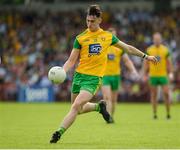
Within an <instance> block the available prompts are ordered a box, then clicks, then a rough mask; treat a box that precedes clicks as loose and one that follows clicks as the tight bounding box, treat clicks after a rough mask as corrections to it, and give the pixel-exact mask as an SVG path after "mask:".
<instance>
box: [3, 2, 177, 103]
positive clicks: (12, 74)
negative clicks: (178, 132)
mask: <svg viewBox="0 0 180 150" xmlns="http://www.w3.org/2000/svg"><path fill="white" fill-rule="evenodd" d="M94 3H95V4H100V6H101V8H102V10H103V12H104V13H103V22H102V24H101V27H102V28H103V29H107V28H108V27H110V26H114V27H116V28H117V31H118V37H119V39H120V40H122V41H124V42H126V43H128V44H131V45H134V46H135V47H137V48H139V49H141V50H142V51H144V52H145V50H146V48H147V47H148V46H149V45H150V44H152V39H151V37H152V34H153V32H155V31H159V32H161V33H162V35H163V43H165V44H166V45H168V47H169V49H170V52H171V54H172V60H173V65H174V68H175V69H174V70H175V74H174V75H175V78H174V81H173V82H172V83H171V96H172V100H173V101H175V102H180V1H179V0H166V1H164V0H147V1H146V0H96V1H94V2H93V1H90V0H89V1H88V0H44V1H43V0H1V1H0V56H1V63H0V101H26V102H31V101H38V102H46V101H70V88H71V82H72V76H73V72H74V70H72V71H71V72H69V73H68V77H67V79H66V81H65V82H64V83H63V84H61V85H52V83H51V82H50V81H49V80H48V78H47V72H48V70H49V69H50V67H52V66H55V65H58V66H62V65H63V64H64V62H65V61H66V60H67V58H68V56H69V54H70V52H71V49H72V46H73V41H74V39H75V37H76V35H77V34H79V33H81V32H82V31H84V29H86V22H85V19H86V9H87V7H88V6H89V5H90V4H94ZM131 60H132V61H133V63H134V64H135V66H136V68H137V70H138V71H139V72H140V71H141V68H142V60H141V59H139V58H138V57H131ZM121 65H122V83H121V85H122V87H121V89H120V92H119V98H118V100H119V101H122V102H148V101H149V87H148V83H144V82H142V81H138V82H137V81H134V80H132V78H131V77H130V74H129V72H128V71H127V68H125V67H124V65H123V63H122V64H121ZM96 97H97V98H99V97H102V95H101V92H98V93H97V95H96ZM161 100H162V94H161V92H159V101H161Z"/></svg>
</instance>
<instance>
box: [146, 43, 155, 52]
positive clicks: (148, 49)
mask: <svg viewBox="0 0 180 150" xmlns="http://www.w3.org/2000/svg"><path fill="white" fill-rule="evenodd" d="M154 48H155V46H154V45H150V46H148V47H147V50H146V51H147V52H148V51H151V50H153V49H154Z"/></svg>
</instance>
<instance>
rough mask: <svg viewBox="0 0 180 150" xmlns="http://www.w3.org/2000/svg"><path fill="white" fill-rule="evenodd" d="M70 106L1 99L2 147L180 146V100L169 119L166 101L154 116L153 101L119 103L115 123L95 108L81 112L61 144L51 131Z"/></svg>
mask: <svg viewBox="0 0 180 150" xmlns="http://www.w3.org/2000/svg"><path fill="white" fill-rule="evenodd" d="M69 108H70V104H69V103H51V104H47V103H45V104H39V103H32V104H22V103H0V148H3V149H5V148H9V149H11V148H16V149H20V148H26V149H28V148H42V149H45V148H50V149H54V148H58V149H63V148H96V149H98V148H103V149H105V148H136V149H139V148H180V138H179V135H180V104H174V105H173V106H172V119H171V120H167V119H166V115H165V107H164V105H159V108H158V117H159V118H158V119H157V120H153V119H152V113H151V112H152V110H151V105H150V104H119V105H117V111H116V113H115V124H106V123H105V122H104V120H103V119H102V117H101V115H100V114H98V113H97V112H92V113H89V114H85V115H80V116H78V118H77V120H76V122H75V123H74V124H73V126H72V127H71V128H70V129H69V130H68V131H66V133H65V134H64V135H63V136H62V139H61V140H60V141H59V142H58V143H57V144H49V140H50V137H51V134H52V133H53V132H54V131H55V130H56V129H57V128H58V126H59V123H60V121H61V120H62V119H63V117H64V115H65V114H66V113H67V112H68V110H69Z"/></svg>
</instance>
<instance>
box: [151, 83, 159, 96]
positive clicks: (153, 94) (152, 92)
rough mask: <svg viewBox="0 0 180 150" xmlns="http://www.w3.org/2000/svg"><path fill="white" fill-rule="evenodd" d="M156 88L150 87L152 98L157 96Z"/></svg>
mask: <svg viewBox="0 0 180 150" xmlns="http://www.w3.org/2000/svg"><path fill="white" fill-rule="evenodd" d="M157 90H158V86H154V85H150V92H151V95H152V96H157Z"/></svg>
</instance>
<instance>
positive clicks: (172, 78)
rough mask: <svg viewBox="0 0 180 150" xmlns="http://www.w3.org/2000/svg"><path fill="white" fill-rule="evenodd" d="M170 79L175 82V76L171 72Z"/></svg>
mask: <svg viewBox="0 0 180 150" xmlns="http://www.w3.org/2000/svg"><path fill="white" fill-rule="evenodd" d="M169 79H170V81H173V80H174V74H173V73H172V72H171V73H169Z"/></svg>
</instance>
